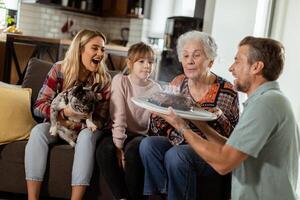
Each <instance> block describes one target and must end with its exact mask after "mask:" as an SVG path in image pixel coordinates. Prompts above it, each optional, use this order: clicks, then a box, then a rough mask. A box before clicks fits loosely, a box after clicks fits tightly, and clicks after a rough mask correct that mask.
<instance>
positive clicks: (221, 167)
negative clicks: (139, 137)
mask: <svg viewBox="0 0 300 200" xmlns="http://www.w3.org/2000/svg"><path fill="white" fill-rule="evenodd" d="M158 115H159V116H161V117H162V118H164V119H165V120H166V121H167V122H168V123H169V124H171V125H172V126H173V127H174V128H175V129H177V130H178V132H181V133H182V134H183V136H184V138H185V139H186V141H187V142H188V143H189V144H190V145H191V147H192V148H193V149H194V150H195V152H196V153H197V154H198V155H199V156H200V157H201V158H202V159H204V160H205V161H206V162H207V163H209V164H210V165H211V166H212V167H213V168H214V169H215V170H216V171H217V172H218V173H219V174H222V175H224V174H227V173H229V172H230V171H232V170H233V169H234V168H235V167H237V166H238V165H239V164H240V163H241V162H243V161H244V160H245V159H247V158H248V155H247V154H245V153H243V152H241V151H239V150H237V149H235V148H233V147H231V146H230V145H227V144H225V143H226V140H227V139H226V138H225V137H223V136H222V135H220V134H219V133H218V132H217V131H215V130H214V129H213V128H211V127H210V126H208V125H207V123H206V122H197V121H193V123H194V124H195V125H196V126H197V127H198V128H200V129H201V131H202V132H203V133H205V135H206V136H207V138H208V140H205V139H203V138H202V137H201V136H199V135H198V134H197V133H195V132H193V131H192V130H191V129H190V128H189V127H188V125H187V123H186V122H185V121H184V120H183V119H181V118H179V117H177V116H176V114H175V113H174V111H173V110H172V109H170V114H169V115H163V114H158Z"/></svg>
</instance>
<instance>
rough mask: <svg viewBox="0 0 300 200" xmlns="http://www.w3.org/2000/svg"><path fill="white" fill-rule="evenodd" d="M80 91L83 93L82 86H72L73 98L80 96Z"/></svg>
mask: <svg viewBox="0 0 300 200" xmlns="http://www.w3.org/2000/svg"><path fill="white" fill-rule="evenodd" d="M82 91H83V85H82V84H78V85H76V86H74V90H73V94H74V96H76V95H77V94H81V93H82Z"/></svg>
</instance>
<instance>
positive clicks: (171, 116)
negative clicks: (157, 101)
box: [154, 107, 187, 130]
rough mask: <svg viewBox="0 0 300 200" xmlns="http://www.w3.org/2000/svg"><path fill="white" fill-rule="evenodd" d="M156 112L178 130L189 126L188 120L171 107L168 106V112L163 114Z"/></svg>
mask: <svg viewBox="0 0 300 200" xmlns="http://www.w3.org/2000/svg"><path fill="white" fill-rule="evenodd" d="M154 114H155V115H158V116H159V117H161V118H163V119H164V120H166V121H167V122H168V123H169V124H170V125H172V126H173V127H174V128H175V129H177V130H179V129H180V128H182V127H186V126H187V123H186V121H185V120H183V119H182V118H180V117H178V116H177V115H176V113H175V111H174V110H173V109H172V108H171V107H169V108H168V114H161V113H156V112H155V113H154Z"/></svg>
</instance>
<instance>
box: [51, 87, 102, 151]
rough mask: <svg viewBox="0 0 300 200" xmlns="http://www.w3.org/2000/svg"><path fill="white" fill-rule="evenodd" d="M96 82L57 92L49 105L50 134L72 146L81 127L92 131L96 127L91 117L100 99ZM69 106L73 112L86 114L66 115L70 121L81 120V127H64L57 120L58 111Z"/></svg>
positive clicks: (77, 121)
mask: <svg viewBox="0 0 300 200" xmlns="http://www.w3.org/2000/svg"><path fill="white" fill-rule="evenodd" d="M97 88H98V87H97V84H94V85H93V86H92V87H83V84H82V83H79V84H76V85H75V86H73V87H72V88H70V89H68V90H66V91H63V92H61V93H59V94H58V95H57V96H56V97H55V98H54V99H53V101H52V103H51V106H50V122H51V126H50V130H49V132H50V134H51V135H52V136H56V135H58V136H59V137H60V138H62V139H63V140H65V141H67V142H68V143H69V144H70V145H71V146H72V147H74V146H75V145H76V143H75V141H76V139H77V135H78V133H79V132H80V130H81V129H83V128H85V127H87V128H89V129H90V130H91V131H92V132H94V131H95V130H96V129H97V126H96V125H95V124H94V122H93V119H92V114H93V111H94V107H95V103H96V101H97V100H100V99H101V97H99V94H96V92H95V91H97ZM66 107H69V108H71V109H72V110H73V112H75V113H78V114H81V115H82V116H84V115H86V116H88V117H87V119H82V118H78V117H77V118H76V117H71V116H70V117H67V120H69V121H70V122H76V123H79V124H80V122H81V124H82V126H81V127H79V128H78V127H74V126H69V127H66V126H64V125H62V124H61V123H60V122H59V121H58V120H57V116H58V114H59V111H60V110H62V109H64V108H66Z"/></svg>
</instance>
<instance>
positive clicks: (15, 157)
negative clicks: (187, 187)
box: [0, 58, 230, 200]
mask: <svg viewBox="0 0 300 200" xmlns="http://www.w3.org/2000/svg"><path fill="white" fill-rule="evenodd" d="M51 65H52V64H51V63H49V62H45V61H41V60H39V59H36V58H33V59H31V60H30V61H29V64H28V68H27V71H26V74H25V77H24V81H23V84H22V87H30V88H32V90H33V91H32V101H35V99H36V97H37V94H38V91H39V90H40V88H41V86H42V83H43V81H44V79H45V78H46V75H47V72H48V71H49V69H50V67H51ZM26 143H27V141H18V142H13V143H10V144H6V145H0V192H10V193H20V194H26V193H27V191H26V182H25V172H24V150H25V146H26ZM73 154H74V150H73V148H71V147H70V146H69V145H67V144H55V145H51V146H50V150H49V156H48V162H47V170H46V174H45V180H44V182H43V185H42V190H41V196H44V197H57V198H65V199H68V198H70V196H71V186H70V182H71V169H72V163H73ZM36 159H39V158H36ZM49 166H51V167H49ZM198 183H199V184H198V188H199V189H198V197H199V199H205V200H228V199H229V196H230V175H227V176H224V177H222V178H220V177H217V178H211V177H199V181H198ZM85 199H88V200H96V199H101V200H112V199H114V198H113V196H112V193H111V191H110V190H109V188H108V186H107V184H106V182H105V181H104V179H103V176H101V173H100V172H99V169H98V167H97V166H96V165H95V167H94V172H93V176H92V180H91V185H90V187H88V190H87V192H86V194H85ZM151 199H152V200H154V199H157V197H152V198H151Z"/></svg>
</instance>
